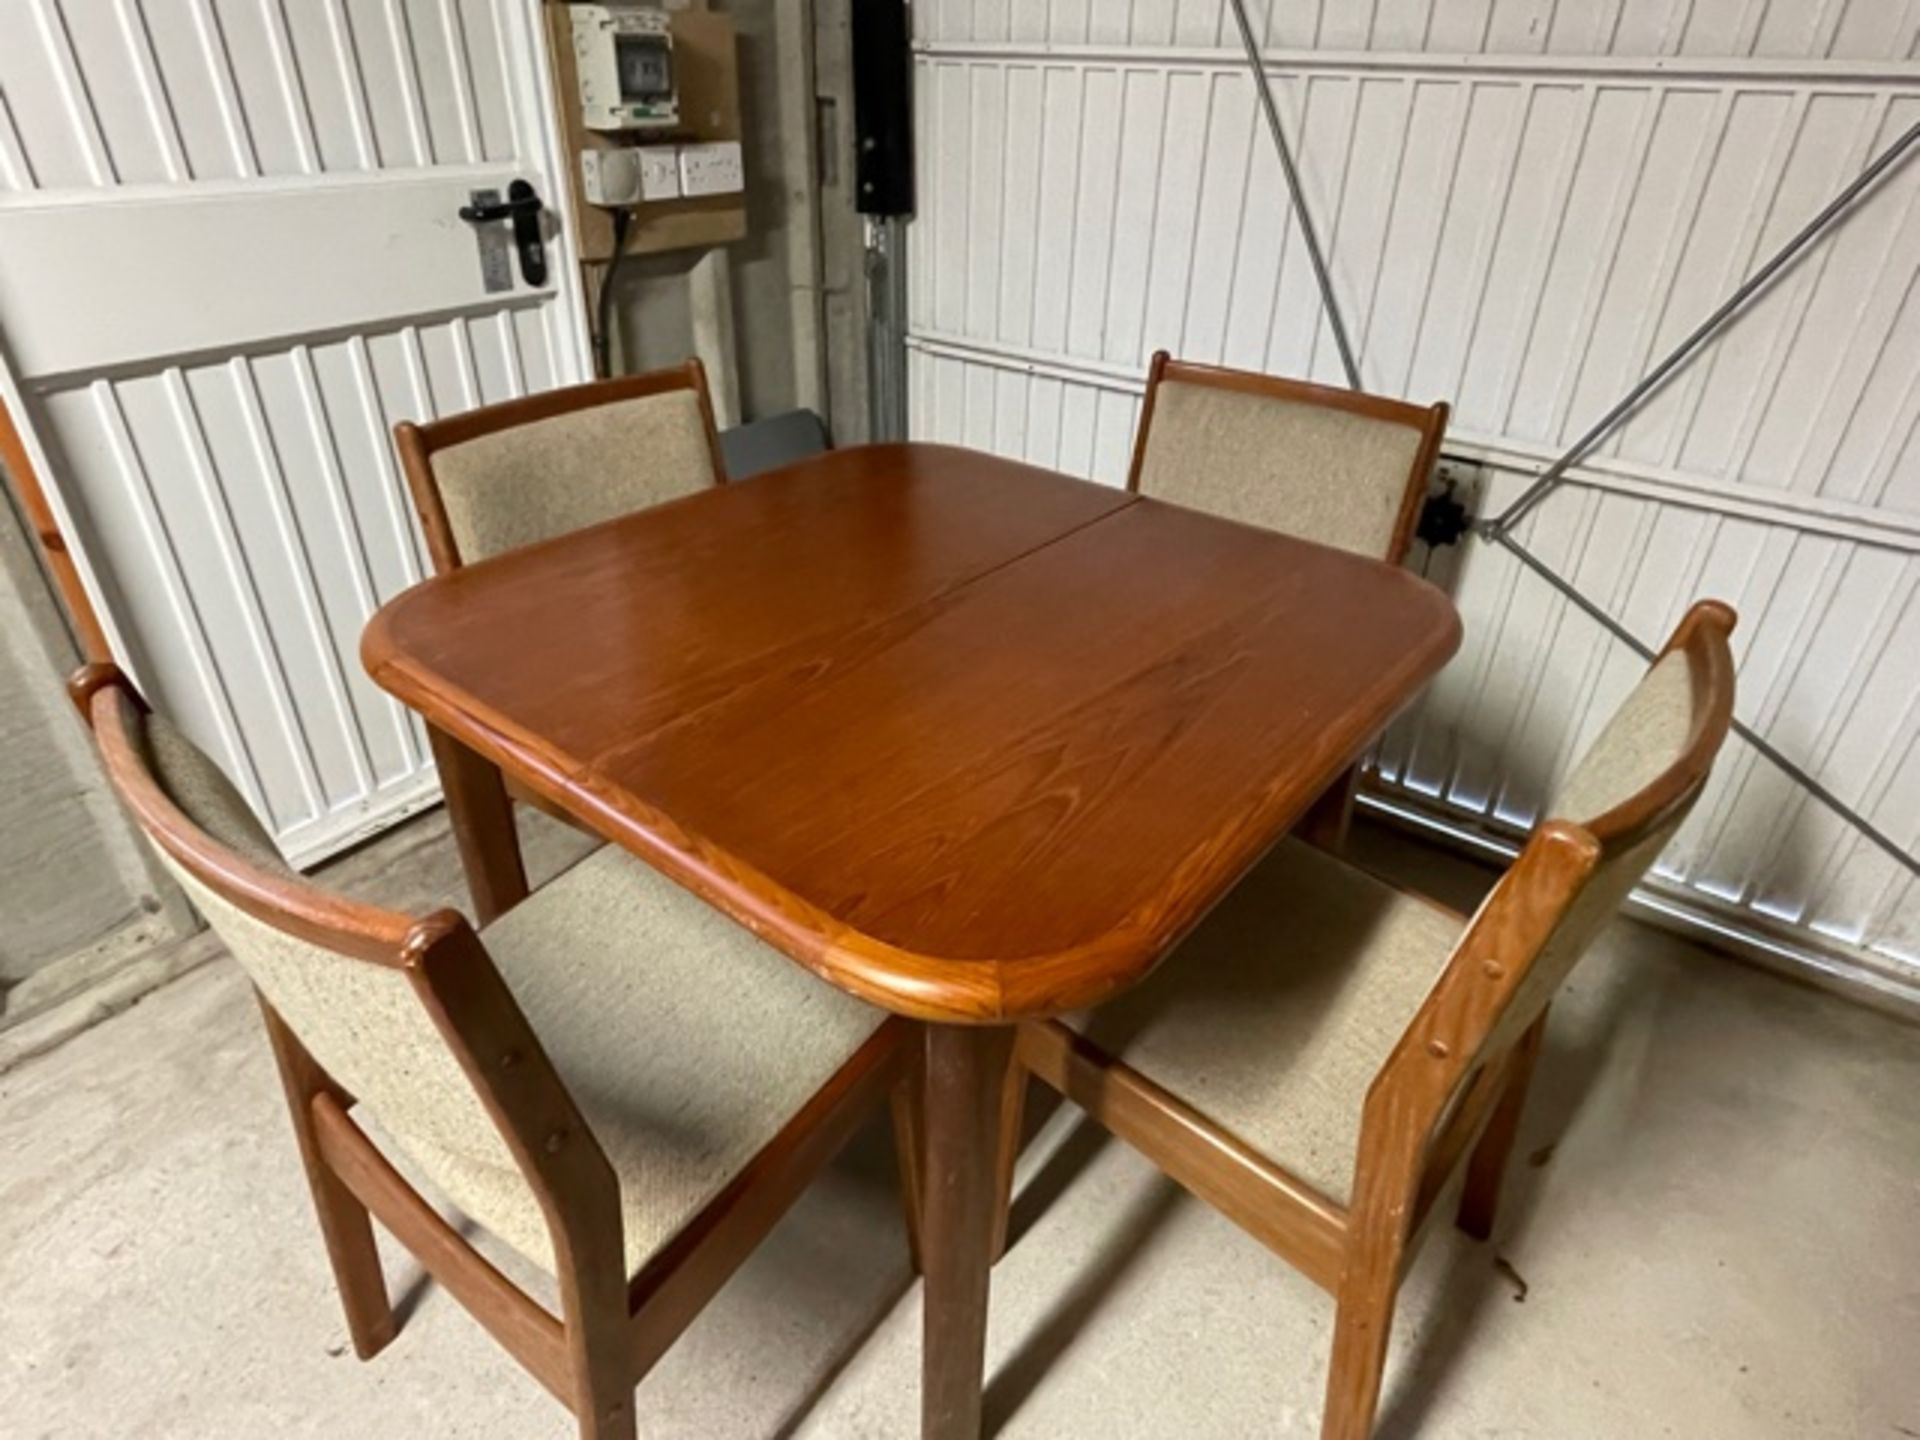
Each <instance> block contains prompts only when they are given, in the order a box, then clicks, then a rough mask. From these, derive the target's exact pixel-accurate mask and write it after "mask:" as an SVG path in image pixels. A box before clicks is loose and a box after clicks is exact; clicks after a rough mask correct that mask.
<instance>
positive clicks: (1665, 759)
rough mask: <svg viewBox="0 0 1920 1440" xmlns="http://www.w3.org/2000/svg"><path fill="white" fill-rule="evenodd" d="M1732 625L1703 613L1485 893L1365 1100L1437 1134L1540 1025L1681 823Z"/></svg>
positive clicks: (1715, 717)
mask: <svg viewBox="0 0 1920 1440" xmlns="http://www.w3.org/2000/svg"><path fill="white" fill-rule="evenodd" d="M1734 619H1735V617H1734V612H1733V611H1732V609H1731V608H1729V607H1728V606H1726V605H1723V604H1721V603H1719V602H1718V601H1712V600H1706V601H1701V602H1699V603H1698V604H1696V605H1694V607H1693V608H1692V609H1691V610H1689V611H1688V612H1687V615H1686V617H1685V618H1684V619H1683V620H1682V621H1681V622H1680V625H1679V628H1678V629H1676V630H1675V631H1674V633H1673V637H1672V638H1671V639H1670V640H1669V641H1668V642H1667V647H1666V649H1665V650H1664V651H1662V652H1661V655H1660V657H1659V658H1658V659H1657V660H1656V661H1655V662H1654V664H1653V665H1652V667H1651V668H1650V669H1649V670H1648V671H1647V673H1646V675H1645V676H1644V677H1642V679H1641V680H1640V682H1639V683H1638V684H1637V685H1636V686H1635V687H1634V689H1633V692H1632V693H1631V694H1630V695H1628V697H1627V699H1626V701H1625V702H1624V703H1623V704H1622V705H1621V706H1620V708H1619V709H1618V710H1617V711H1616V712H1615V713H1614V715H1613V718H1612V719H1611V720H1610V721H1609V722H1608V723H1607V726H1606V728H1605V729H1604V730H1603V731H1602V732H1601V733H1600V736H1599V738H1598V739H1596V740H1595V741H1594V743H1593V744H1592V745H1591V746H1590V747H1589V748H1588V750H1587V752H1586V754H1585V755H1584V756H1583V757H1582V759H1581V760H1580V762H1579V763H1578V764H1577V765H1576V766H1575V767H1574V769H1573V771H1572V772H1571V774H1570V775H1569V776H1568V778H1567V780H1566V782H1565V784H1563V785H1562V787H1561V789H1560V793H1559V795H1558V796H1557V797H1556V799H1555V800H1554V802H1553V804H1552V805H1551V806H1550V807H1549V811H1548V816H1547V818H1546V819H1545V820H1543V821H1542V822H1541V823H1540V825H1538V826H1537V827H1536V828H1535V830H1534V833H1533V836H1532V837H1531V838H1530V839H1529V840H1528V842H1527V845H1526V847H1525V848H1524V849H1523V850H1522V851H1521V853H1520V856H1519V858H1518V859H1516V860H1515V861H1514V863H1513V865H1512V866H1511V867H1510V868H1509V869H1508V871H1507V873H1506V874H1505V875H1504V876H1503V877H1502V878H1501V880H1500V882H1499V883H1498V884H1497V885H1495V886H1494V888H1493V889H1492V891H1491V892H1489V893H1488V895H1487V897H1486V899H1485V900H1484V901H1483V902H1482V903H1481V905H1480V908H1479V910H1478V911H1476V912H1475V914H1474V917H1473V919H1472V921H1471V922H1470V923H1469V925H1468V927H1467V930H1466V933H1465V934H1464V935H1463V936H1462V937H1461V940H1460V943H1459V946H1458V947H1457V948H1456V949H1455V951H1454V954H1453V958H1452V959H1451V960H1450V961H1449V962H1448V964H1447V968H1446V970H1445V972H1444V973H1443V974H1442V975H1441V977H1440V980H1439V982H1438V983H1437V984H1436V985H1435V986H1434V989H1433V992H1432V993H1431V994H1430V995H1429V996H1428V998H1427V1000H1426V1003H1425V1004H1424V1005H1423V1006H1422V1007H1421V1010H1420V1013H1419V1014H1418V1016H1416V1018H1415V1019H1414V1022H1413V1023H1412V1025H1410V1026H1409V1027H1408V1029H1407V1033H1406V1035H1405V1036H1404V1037H1403V1038H1402V1040H1401V1042H1400V1044H1399V1046H1398V1047H1397V1048H1396V1049H1395V1051H1394V1053H1393V1056H1392V1058H1390V1059H1389V1060H1388V1062H1387V1064H1386V1066H1385V1067H1384V1068H1383V1069H1382V1071H1381V1073H1380V1076H1379V1078H1378V1079H1377V1080H1376V1081H1375V1084H1374V1094H1373V1095H1370V1097H1369V1102H1368V1103H1369V1105H1370V1106H1371V1105H1372V1104H1373V1103H1374V1102H1375V1100H1376V1099H1377V1098H1380V1097H1381V1095H1382V1092H1383V1090H1384V1091H1387V1092H1398V1098H1397V1099H1396V1100H1394V1101H1393V1102H1392V1104H1391V1105H1390V1106H1389V1108H1394V1109H1398V1110H1400V1111H1401V1112H1402V1113H1405V1114H1411V1113H1413V1112H1420V1113H1423V1114H1425V1115H1426V1119H1427V1121H1428V1122H1437V1120H1438V1118H1439V1117H1440V1115H1441V1114H1442V1113H1443V1112H1444V1111H1445V1109H1446V1107H1447V1106H1448V1105H1449V1104H1450V1103H1451V1102H1452V1101H1453V1099H1454V1098H1455V1096H1456V1094H1457V1093H1458V1091H1459V1089H1460V1087H1461V1086H1463V1085H1464V1084H1465V1083H1466V1082H1467V1080H1468V1079H1469V1078H1470V1077H1471V1076H1472V1075H1473V1074H1474V1073H1475V1072H1476V1071H1477V1070H1478V1069H1479V1068H1480V1067H1481V1066H1482V1065H1483V1064H1486V1063H1488V1062H1490V1061H1494V1060H1497V1059H1498V1058H1499V1057H1500V1056H1502V1055H1504V1054H1505V1053H1506V1052H1507V1051H1508V1050H1509V1049H1510V1048H1511V1046H1512V1045H1513V1044H1514V1042H1515V1041H1517V1040H1518V1039H1519V1038H1520V1037H1521V1035H1522V1034H1523V1033H1524V1032H1525V1031H1526V1029H1527V1028H1528V1027H1529V1026H1531V1025H1532V1024H1533V1022H1534V1021H1535V1020H1537V1019H1538V1018H1539V1017H1540V1016H1541V1014H1542V1013H1543V1012H1544V1011H1545V1009H1546V1007H1547V1004H1548V1002H1549V1001H1550V1000H1552V998H1553V996H1554V994H1555V993H1556V992H1557V991H1558V990H1559V989H1560V986H1561V985H1562V983H1564V982H1565V980H1566V978H1567V976H1568V975H1569V974H1570V973H1571V972H1572V970H1573V967H1574V965H1575V964H1576V963H1577V962H1578V961H1579V959H1580V957H1581V956H1582V955H1583V954H1584V953H1585V952H1586V950H1587V947H1588V946H1589V945H1590V944H1591V943H1592V941H1593V939H1594V937H1595V936H1596V935H1598V934H1599V932H1600V930H1601V928H1602V927H1603V926H1604V925H1605V924H1606V923H1607V921H1608V920H1609V919H1610V918H1611V917H1612V916H1613V915H1614V913H1615V912H1616V911H1617V910H1618V909H1619V908H1620V905H1621V904H1622V902H1623V901H1625V900H1626V898H1627V896H1628V894H1629V893H1630V892H1631V891H1632V890H1633V887H1634V886H1635V885H1637V884H1638V883H1639V882H1640V879H1641V877H1642V876H1644V875H1645V874H1646V872H1647V869H1648V867H1649V866H1651V865H1652V864H1653V862H1654V861H1655V860H1656V859H1657V858H1658V857H1659V855H1660V852H1661V851H1662V850H1663V849H1664V848H1665V847H1666V845H1667V842H1668V841H1670V840H1671V839H1672V838H1673V836H1674V833H1675V832H1676V831H1677V830H1679V828H1680V826H1681V824H1682V823H1683V822H1684V821H1685V820H1686V818H1687V814H1688V812H1689V811H1690V810H1691V809H1692V808H1693V804H1694V802H1695V801H1696V800H1697V799H1699V796H1700V792H1701V790H1702V789H1703V788H1704V787H1705V785H1706V782H1707V775H1708V772H1709V771H1710V770H1711V769H1712V766H1713V761H1714V757H1715V756H1716V755H1717V754H1718V753H1719V751H1720V746H1721V743H1722V742H1723V741H1724V740H1725V739H1726V736H1727V730H1728V728H1729V726H1730V725H1731V724H1732V720H1733V692H1734V669H1733V654H1732V651H1731V649H1730V647H1729V645H1728V636H1729V635H1730V634H1731V633H1732V631H1733V626H1734Z"/></svg>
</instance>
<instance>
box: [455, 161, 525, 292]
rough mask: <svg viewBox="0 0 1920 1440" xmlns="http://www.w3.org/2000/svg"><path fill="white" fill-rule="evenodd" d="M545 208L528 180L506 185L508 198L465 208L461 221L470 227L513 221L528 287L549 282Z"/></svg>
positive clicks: (521, 271) (515, 242) (516, 248)
mask: <svg viewBox="0 0 1920 1440" xmlns="http://www.w3.org/2000/svg"><path fill="white" fill-rule="evenodd" d="M545 209H546V206H545V205H543V204H542V203H541V201H540V196H539V194H538V193H537V192H536V191H535V190H534V188H533V186H531V185H529V184H528V183H527V182H526V181H525V180H516V181H514V182H513V183H512V184H511V185H509V186H507V198H506V199H505V200H495V201H492V202H490V203H487V204H480V205H462V206H461V207H460V212H459V213H460V218H461V219H462V220H465V221H466V222H467V223H468V224H469V225H490V224H492V223H494V222H495V221H499V220H511V221H512V222H513V248H514V249H515V250H516V251H518V252H519V254H520V274H521V277H522V278H523V279H524V280H525V281H526V282H527V284H529V285H544V284H546V283H547V242H546V237H545V236H544V235H543V234H541V232H540V212H541V211H543V210H545Z"/></svg>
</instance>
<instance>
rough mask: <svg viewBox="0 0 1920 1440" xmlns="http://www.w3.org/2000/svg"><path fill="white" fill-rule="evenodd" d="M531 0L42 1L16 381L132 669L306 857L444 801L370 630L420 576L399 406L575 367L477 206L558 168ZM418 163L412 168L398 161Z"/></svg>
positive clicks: (21, 244) (23, 221)
mask: <svg viewBox="0 0 1920 1440" xmlns="http://www.w3.org/2000/svg"><path fill="white" fill-rule="evenodd" d="M535 18H536V12H535V11H534V9H533V8H532V7H531V6H525V5H520V4H518V3H516V0H18V3H17V4H15V5H14V6H13V7H12V11H11V12H10V15H9V19H8V21H7V23H6V26H5V28H4V31H3V32H0V33H3V34H4V39H3V40H0V359H3V360H4V364H0V390H4V392H5V395H6V399H7V403H8V404H9V405H10V406H16V407H18V413H19V414H20V415H21V416H22V417H23V418H24V419H25V420H26V421H27V422H28V423H27V431H28V435H27V439H28V444H29V448H30V450H31V452H32V453H33V454H34V455H35V456H36V457H37V458H38V459H39V460H40V461H42V462H44V469H45V470H46V472H47V475H48V478H49V479H50V480H51V481H52V488H53V491H54V495H53V499H54V501H55V504H56V506H57V507H58V508H59V509H60V511H61V512H62V514H63V516H64V520H65V524H66V528H67V530H68V531H69V533H70V535H71V536H72V538H73V540H74V542H75V546H76V551H77V553H78V556H79V558H80V560H81V562H82V564H83V568H84V570H85V572H86V573H87V575H88V577H89V580H90V584H91V585H92V587H93V589H94V591H95V594H96V601H97V603H98V605H99V607H100V609H101V610H102V612H103V616H104V619H105V621H106V623H107V626H108V628H109V630H110V631H111V632H112V634H113V636H114V638H115V643H116V648H117V651H118V653H119V655H120V658H121V659H122V660H123V661H124V662H125V663H126V664H127V665H128V666H129V667H130V668H131V669H132V670H133V671H134V672H135V674H136V677H137V678H138V679H139V680H140V682H141V683H142V685H143V686H144V687H145V688H146V689H147V691H148V693H149V695H150V696H151V698H152V699H153V700H154V702H155V703H156V704H157V705H159V706H160V707H161V708H163V709H165V710H166V711H167V712H168V713H169V714H171V715H172V716H173V717H174V718H175V719H177V720H178V721H179V722H180V723H181V724H182V725H183V726H184V727H185V728H186V730H187V731H188V733H189V734H190V735H192V736H193V737H194V738H195V739H196V740H197V741H199V742H200V743H201V744H202V745H204V746H205V747H206V748H207V749H208V750H209V752H210V753H211V754H213V755H214V756H215V757H216V758H217V759H218V761H219V762H220V764H221V765H222V766H223V767H224V768H225V769H226V770H227V771H228V773H229V774H231V775H232V776H233V777H234V779H235V780H236V781H237V782H238V783H239V784H240V785H241V787H242V788H243V789H244V790H245V791H246V792H247V793H248V795H249V796H250V798H252V800H253V801H254V802H255V804H256V805H257V806H258V807H259V808H260V810H261V813H262V814H263V816H264V817H265V818H266V819H267V821H268V822H269V824H270V825H271V826H272V828H273V831H274V834H275V836H276V838H277V839H278V841H279V843H280V844H281V846H282V848H283V849H284V850H285V851H286V852H287V853H288V855H289V856H290V857H291V858H293V859H294V860H296V861H298V862H302V863H305V862H308V861H311V860H315V859H318V858H321V857H322V856H324V855H325V854H327V853H329V852H331V851H332V850H335V849H338V848H340V847H341V846H343V845H346V844H350V843H352V842H353V841H354V840H356V839H358V838H360V837H362V836H364V835H365V834H368V833H371V832H372V831H373V830H376V829H378V828H380V827H381V826H382V825H384V824H387V823H391V820H392V819H393V818H394V817H395V816H397V815H400V814H404V813H406V812H407V811H408V810H410V809H412V808H416V807H418V806H419V805H421V804H424V803H426V802H428V801H429V800H431V798H432V797H433V794H434V778H433V774H432V767H431V764H430V760H429V756H428V751H427V747H426V740H425V734H424V732H423V730H422V728H421V726H420V724H419V722H418V721H417V719H415V718H414V717H413V716H411V715H409V714H408V713H407V712H405V711H404V710H403V709H402V708H401V707H400V706H398V705H397V704H395V703H394V702H393V701H391V700H390V699H388V698H387V697H386V696H385V695H384V694H383V693H381V692H380V691H379V690H378V689H377V688H376V687H374V686H373V685H372V683H371V682H370V681H369V680H368V679H367V678H366V676H365V673H364V671H363V669H362V667H361V665H360V660H359V641H360V633H361V629H362V627H363V626H364V624H365V621H366V619H367V616H368V615H369V614H370V613H371V611H372V609H373V608H374V607H375V606H376V605H378V604H379V603H380V602H381V601H383V600H385V599H387V598H389V597H390V596H392V595H393V594H395V593H397V592H398V591H399V590H400V589H402V588H404V587H405V586H406V585H408V584H411V583H413V582H414V581H415V580H417V579H418V578H419V577H420V576H421V574H423V573H424V570H425V568H426V556H425V551H424V546H423V544H422V541H421V537H420V535H419V531H418V526H417V524H416V522H415V520H414V518H413V514H412V506H411V504H410V503H409V501H408V500H407V497H406V495H405V493H404V488H403V486H402V482H401V478H400V475H399V471H398V468H397V465H396V462H395V457H394V455H393V452H392V446H391V441H390V435H391V429H392V426H393V425H394V424H395V423H396V422H398V421H400V420H403V419H418V418H425V417H430V416H434V415H439V414H446V413H451V412H453V411H457V410H461V409H465V408H468V407H471V406H473V405H477V404H480V403H483V402H485V401H491V400H499V399H506V398H510V397H512V396H517V395H523V394H527V393H530V392H532V391H535V390H541V389H546V388H550V387H552V386H554V385H557V384H565V383H570V382H572V381H575V380H577V379H580V378H582V377H583V375H584V362H585V346H584V343H583V338H582V334H581V326H580V320H579V311H578V308H577V307H578V303H579V297H578V295H577V293H575V287H574V281H573V277H574V273H575V272H574V266H573V264H572V261H571V251H570V247H569V243H568V237H566V236H565V235H564V234H562V235H560V236H558V237H556V238H557V243H556V245H555V246H554V247H552V248H551V249H550V252H549V254H550V260H551V262H552V270H553V274H554V276H555V277H556V283H555V284H554V285H553V286H549V287H546V288H543V289H541V290H538V291H535V290H532V289H530V288H528V287H526V286H525V285H524V284H523V283H520V282H519V281H518V279H517V275H516V288H515V290H514V292H513V293H511V294H507V295H498V296H488V295H487V294H486V293H485V292H484V290H483V288H482V285H481V281H480V272H479V264H478V259H477V254H476V250H475V244H474V238H473V234H472V231H471V230H470V229H469V228H468V227H467V226H466V225H465V224H464V223H463V222H461V221H460V220H458V219H457V218H456V215H455V211H456V210H457V209H458V207H459V206H460V205H461V204H462V203H464V202H465V201H466V199H467V198H468V192H469V191H470V190H472V189H476V188H496V189H504V188H505V185H506V184H507V182H508V181H509V180H511V179H513V178H515V177H519V176H526V177H530V178H534V179H536V181H537V183H538V184H539V185H540V188H541V190H542V193H545V194H549V195H551V194H552V193H553V185H552V184H551V182H550V181H549V180H546V179H544V178H542V177H544V176H546V175H549V174H550V173H551V167H552V165H553V164H554V161H555V157H554V155H553V150H552V142H553V137H552V136H551V134H550V133H549V129H548V123H547V119H546V108H545V101H544V97H543V91H544V88H545V86H546V84H547V83H548V82H547V79H546V75H545V70H544V65H543V64H542V63H541V62H539V60H538V59H537V58H536V51H535V50H534V49H533V21H534V19H535ZM393 172H400V173H393Z"/></svg>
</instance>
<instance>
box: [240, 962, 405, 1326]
mask: <svg viewBox="0 0 1920 1440" xmlns="http://www.w3.org/2000/svg"><path fill="white" fill-rule="evenodd" d="M256 998H258V999H259V1001H260V1013H261V1015H262V1016H263V1017H264V1018H265V1020H266V1025H267V1040H268V1042H269V1043H270V1044H271V1045H272V1046H273V1059H274V1064H275V1065H276V1066H277V1067H278V1068H279V1071H280V1084H281V1087H282V1088H283V1089H284V1090H285V1091H286V1096H287V1109H288V1110H289V1111H290V1112H291V1114H292V1116H293V1134H294V1138H295V1140H297V1141H298V1142H299V1145H300V1160H301V1163H302V1165H303V1166H304V1167H305V1169H306V1172H307V1188H308V1190H309V1191H310V1192H311V1193H312V1195H313V1208H314V1212H315V1214H317V1215H318V1216H319V1219H320V1234H321V1237H322V1238H323V1239H324V1240H325V1241H326V1246H327V1261H328V1263H329V1264H330V1265H331V1266H332V1267H333V1283H334V1285H335V1287H336V1288H338V1290H339V1292H340V1305H341V1308H342V1309H344V1310H345V1311H346V1315H347V1335H348V1337H349V1338H350V1339H351V1340H352V1342H353V1353H354V1354H355V1355H358V1356H359V1357H360V1358H361V1359H362V1360H371V1359H372V1358H373V1357H374V1356H375V1355H378V1354H379V1353H380V1352H381V1351H382V1350H383V1349H385V1348H386V1345H387V1342H388V1341H390V1340H391V1339H393V1337H394V1334H395V1333H396V1331H397V1330H398V1328H399V1327H398V1323H397V1322H396V1321H395V1319H394V1315H393V1304H392V1302H391V1301H390V1300H389V1299H388V1298H387V1280H386V1276H385V1275H384V1274H383V1273H382V1272H381V1269H380V1250H379V1247H378V1245H377V1244H376V1243H375V1241H374V1238H373V1221H372V1217H371V1216H369V1215H368V1214H367V1209H366V1207H365V1206H364V1205H362V1204H361V1203H360V1202H359V1201H358V1200H356V1199H355V1198H354V1197H353V1193H352V1192H351V1191H349V1190H348V1189H347V1187H346V1186H345V1185H344V1184H343V1183H341V1180H340V1177H339V1176H337V1175H335V1174H334V1173H333V1171H332V1170H331V1169H329V1168H328V1166H327V1162H326V1160H325V1159H324V1158H323V1157H322V1155H321V1153H320V1142H319V1139H318V1137H317V1136H316V1135H315V1134H314V1128H313V1102H314V1099H315V1097H316V1096H319V1095H332V1096H334V1097H335V1098H336V1099H337V1100H339V1101H340V1102H341V1103H342V1104H345V1103H347V1097H346V1096H345V1095H343V1094H342V1093H341V1091H340V1088H339V1087H338V1086H337V1085H335V1084H334V1082H333V1080H332V1078H331V1077H329V1076H328V1074H327V1072H326V1071H324V1070H322V1069H321V1068H320V1066H319V1065H318V1063H316V1062H315V1060H314V1058H313V1057H312V1056H311V1055H309V1054H308V1053H307V1051H306V1047H305V1046H303V1045H302V1044H301V1043H300V1042H299V1041H298V1040H297V1039H295V1038H294V1034H293V1031H291V1030H289V1029H288V1028H287V1025H286V1022H285V1021H283V1020H282V1019H281V1018H280V1017H279V1015H277V1014H276V1013H274V1009H273V1007H272V1006H271V1005H269V1004H267V1002H266V998H265V997H264V996H257V997H256Z"/></svg>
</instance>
